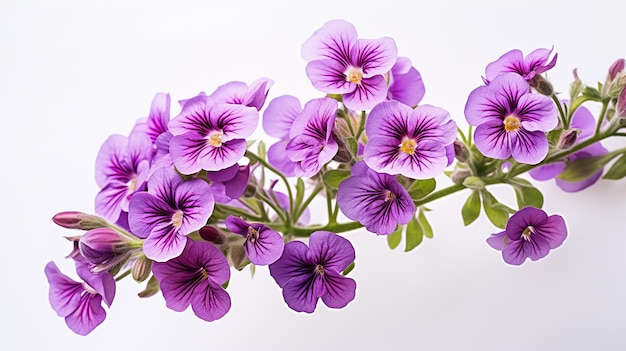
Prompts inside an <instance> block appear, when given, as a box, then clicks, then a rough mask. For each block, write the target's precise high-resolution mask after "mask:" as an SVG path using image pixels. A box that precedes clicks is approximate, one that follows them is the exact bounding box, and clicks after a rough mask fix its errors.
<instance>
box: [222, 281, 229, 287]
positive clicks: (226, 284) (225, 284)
mask: <svg viewBox="0 0 626 351" xmlns="http://www.w3.org/2000/svg"><path fill="white" fill-rule="evenodd" d="M228 284H230V279H228V280H227V281H226V283H224V284H222V288H224V289H226V288H228Z"/></svg>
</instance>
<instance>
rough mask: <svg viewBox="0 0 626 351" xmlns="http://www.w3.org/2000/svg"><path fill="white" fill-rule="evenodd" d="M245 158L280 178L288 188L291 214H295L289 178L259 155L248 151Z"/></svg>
mask: <svg viewBox="0 0 626 351" xmlns="http://www.w3.org/2000/svg"><path fill="white" fill-rule="evenodd" d="M245 156H246V157H247V158H249V159H254V160H256V161H258V162H259V163H260V164H262V165H263V167H265V168H267V169H269V170H270V171H272V172H273V173H274V174H276V175H277V176H279V177H280V179H281V180H282V181H283V183H285V187H286V188H287V194H288V196H289V213H293V210H294V203H293V193H292V192H291V186H290V185H289V181H288V180H287V177H285V176H284V175H283V174H282V173H281V172H280V171H279V170H277V169H276V168H274V167H273V166H272V165H270V164H269V163H267V162H266V161H265V160H264V159H262V158H260V157H259V156H258V155H257V154H255V153H253V152H251V151H250V150H246V154H245Z"/></svg>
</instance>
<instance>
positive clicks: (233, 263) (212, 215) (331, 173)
mask: <svg viewBox="0 0 626 351" xmlns="http://www.w3.org/2000/svg"><path fill="white" fill-rule="evenodd" d="M301 50H302V51H301V54H302V58H303V59H304V60H305V61H306V62H307V64H306V76H307V77H308V79H309V80H310V83H311V84H312V85H313V87H315V88H316V89H318V90H319V91H320V92H321V93H323V94H324V95H323V96H322V97H314V98H312V99H309V100H307V101H302V102H301V100H300V99H299V98H298V97H296V96H291V95H283V96H278V97H275V98H272V99H269V101H268V96H269V95H270V89H271V87H272V86H273V83H274V82H273V80H271V79H269V78H260V79H257V80H256V81H254V82H252V83H250V84H246V83H244V82H229V83H226V84H224V85H222V86H219V87H218V88H217V89H216V90H215V91H213V93H211V94H206V93H204V92H200V93H199V94H198V95H196V96H193V97H189V98H186V99H181V100H179V112H178V114H177V115H175V116H173V117H170V110H171V108H172V107H171V97H170V95H169V94H165V93H158V94H156V96H155V97H154V99H153V101H152V105H151V107H150V112H149V114H148V116H147V117H145V118H141V119H138V120H137V121H136V123H135V125H134V126H133V128H132V129H131V131H130V133H128V134H127V135H119V134H116V135H112V136H110V137H109V138H108V139H107V140H106V141H105V142H104V143H103V145H102V147H101V148H100V151H99V153H98V155H97V157H96V161H95V164H96V172H95V178H96V183H97V185H98V186H99V188H100V190H99V192H98V193H97V194H96V195H95V214H86V213H82V212H74V211H71V212H60V213H58V214H56V215H55V216H54V217H53V221H54V222H55V223H56V224H58V225H60V226H62V227H64V228H68V229H75V230H80V231H82V234H79V235H75V236H69V237H67V239H68V240H69V241H70V242H72V248H71V250H68V251H70V253H69V255H68V256H67V258H69V259H72V260H73V261H74V262H75V265H76V272H77V274H78V276H79V277H80V278H81V280H82V282H77V281H74V280H73V279H71V278H69V277H67V276H65V275H64V274H62V273H61V272H60V271H59V269H58V268H57V266H56V264H55V263H54V262H50V263H48V265H47V266H46V267H45V274H46V276H47V278H48V281H49V283H50V293H49V297H50V303H51V305H52V307H53V309H54V310H55V311H56V312H57V314H58V315H59V316H61V317H64V318H65V321H66V323H67V325H68V326H69V327H70V329H72V330H73V331H74V332H76V333H78V334H81V335H85V334H88V333H90V332H91V331H92V330H93V329H94V328H95V327H97V326H98V325H99V324H100V323H102V322H103V321H104V319H105V316H106V312H105V309H104V308H103V307H102V304H101V302H102V301H104V302H105V304H106V305H107V306H110V305H111V303H112V302H113V297H114V295H115V292H116V285H115V284H116V283H115V282H116V281H117V280H119V279H122V278H124V277H126V276H128V275H130V276H132V278H133V279H134V280H136V281H137V282H139V283H145V287H144V288H143V290H142V291H141V292H139V296H140V297H149V296H153V295H155V294H157V293H159V292H161V294H162V296H163V298H164V299H165V304H166V306H167V307H168V308H170V309H172V310H174V311H178V312H182V311H184V310H186V309H187V308H188V307H189V306H191V309H192V310H193V313H194V314H195V315H196V316H198V317H199V318H200V319H203V320H205V321H209V322H210V321H214V320H217V319H219V318H222V317H224V316H225V315H226V314H227V313H228V311H229V309H230V307H231V298H230V295H229V293H228V291H227V287H228V283H229V280H230V278H231V269H232V268H234V269H235V270H238V271H241V270H243V269H245V268H249V269H251V270H253V269H254V267H255V266H268V267H269V272H270V274H271V276H272V277H273V279H274V280H275V281H276V284H277V285H278V286H280V288H281V289H282V292H283V299H284V301H285V303H286V304H287V306H288V307H289V308H291V309H293V310H294V311H297V312H305V313H312V312H314V311H315V309H316V308H317V303H318V301H319V300H320V299H321V301H322V302H323V304H324V305H326V306H327V307H329V308H343V307H345V306H347V305H348V304H349V303H351V302H352V301H353V300H354V298H355V296H356V287H357V284H356V281H355V280H354V279H353V278H350V277H348V276H347V275H348V274H349V273H350V272H351V270H352V269H353V268H354V267H355V262H356V261H355V260H356V254H355V250H354V247H353V246H352V244H351V243H350V241H349V240H348V239H347V238H346V237H344V236H343V235H342V234H343V233H346V232H349V231H354V230H359V229H362V231H365V232H370V233H373V234H376V235H381V236H385V237H386V238H387V243H388V245H389V246H390V247H391V248H392V249H394V248H396V247H397V246H398V245H399V244H400V242H401V241H402V239H404V241H405V244H406V246H405V250H406V251H410V250H412V249H414V248H415V247H416V246H417V245H419V244H420V243H421V242H422V239H423V238H424V237H427V238H430V237H432V236H433V228H432V226H431V224H430V222H429V220H428V218H427V216H426V214H427V212H428V211H430V209H429V208H427V207H426V205H427V204H429V203H431V202H433V201H435V200H437V199H440V198H442V197H445V196H448V195H451V194H454V193H457V192H461V191H466V192H467V193H468V197H467V200H466V201H465V202H464V204H463V205H462V208H461V217H462V220H463V223H464V224H465V225H470V224H471V223H473V222H474V221H475V220H476V219H477V218H478V217H479V216H480V213H481V210H482V211H484V214H485V215H486V216H487V218H488V219H489V220H490V221H491V223H492V224H493V225H494V226H495V227H497V228H499V229H501V230H502V231H499V232H496V233H494V234H492V235H491V236H489V237H488V238H487V239H486V241H487V244H488V245H490V246H491V247H493V248H494V249H496V250H500V251H501V252H502V257H503V259H504V261H505V262H506V263H508V264H512V265H520V264H522V263H524V262H525V261H526V259H527V258H530V259H531V260H533V261H535V260H538V259H540V258H543V257H545V256H546V255H547V254H548V253H549V252H550V250H553V249H555V248H557V247H559V246H561V245H562V244H563V242H564V240H565V239H566V237H567V234H568V230H567V227H566V224H565V221H564V219H563V218H562V217H561V216H559V215H548V214H547V213H546V212H544V211H543V210H542V207H543V201H544V199H543V195H542V193H541V191H540V190H539V189H538V188H536V187H535V186H533V184H532V183H531V181H530V180H529V179H528V178H525V177H523V175H525V174H528V176H530V177H531V178H532V179H534V180H538V181H544V180H549V179H556V182H557V185H558V186H559V187H561V188H562V189H563V190H565V191H568V192H576V191H580V190H583V189H585V188H588V187H589V186H591V185H593V184H594V183H596V182H597V181H598V180H599V179H601V178H605V179H621V178H623V177H625V176H626V148H622V149H616V150H613V151H609V150H608V149H606V148H605V147H604V146H602V144H601V141H603V140H605V139H607V138H609V137H620V136H625V135H626V133H624V132H623V131H622V130H623V128H625V127H626V92H625V91H626V89H624V87H625V86H626V72H624V66H625V63H624V62H625V61H624V60H623V59H620V60H617V61H616V62H615V64H613V65H612V66H611V67H610V69H609V73H608V75H607V78H606V80H605V81H604V83H603V84H600V88H599V89H596V88H594V87H589V86H584V85H583V84H582V81H581V80H580V79H579V78H578V73H577V72H576V71H574V82H573V83H572V85H571V89H570V94H569V96H566V97H563V96H559V94H558V93H555V91H554V89H553V88H552V84H551V82H550V81H549V80H548V79H547V76H546V72H548V71H549V70H551V69H553V68H554V67H555V66H556V63H557V54H556V53H555V54H553V50H552V49H550V50H548V49H537V50H535V51H533V52H531V53H530V54H528V55H526V56H524V55H523V54H522V52H521V51H519V50H512V51H510V52H507V53H505V54H504V55H502V56H501V57H500V58H498V59H497V60H495V61H493V62H491V63H489V64H488V65H487V66H486V69H485V75H484V77H483V79H482V81H483V85H481V86H479V87H477V88H476V89H474V90H473V91H472V92H470V93H469V96H468V99H467V102H466V104H465V110H464V112H465V122H467V124H468V126H467V129H465V128H466V127H463V126H462V125H460V124H457V123H460V122H458V121H454V120H453V119H452V117H451V116H450V113H448V112H447V111H446V109H444V108H442V107H438V106H433V105H430V104H427V103H422V99H423V98H424V96H425V87H424V83H423V81H422V77H421V75H420V73H419V71H418V70H417V69H416V68H415V67H413V65H412V63H411V61H410V60H409V59H408V58H406V57H399V56H398V49H397V46H396V43H395V41H394V40H393V39H391V38H389V37H382V38H378V39H363V38H360V37H359V36H358V34H357V31H356V29H355V27H354V26H353V25H352V24H350V23H348V22H346V21H343V20H333V21H329V22H327V23H325V24H324V25H323V26H322V27H321V28H319V29H318V30H317V31H315V32H314V33H313V34H312V35H311V37H310V38H308V39H307V40H306V41H304V43H303V45H302V49H301ZM591 103H596V104H600V105H601V107H602V108H601V112H600V113H599V115H597V116H595V117H594V115H593V114H592V113H591V112H590V110H589V109H588V108H586V107H585V106H583V104H591ZM259 122H261V124H262V129H263V130H264V131H265V133H266V134H267V135H268V136H269V137H270V138H273V139H274V140H273V142H272V143H271V145H269V147H266V144H265V142H264V141H262V140H257V141H255V140H251V139H250V137H251V136H252V135H253V133H254V132H255V131H256V130H257V128H258V125H259ZM609 164H610V168H609V169H608V171H605V170H604V168H605V167H607V166H609ZM446 182H448V183H449V184H448V185H445V183H446ZM441 184H444V185H441ZM495 184H505V185H509V186H510V187H511V188H512V189H513V191H514V193H515V196H516V200H517V203H516V204H515V206H514V207H516V208H517V209H514V208H513V207H511V206H508V205H506V204H504V203H501V202H500V201H499V200H498V199H496V197H495V196H494V195H493V194H492V193H491V192H490V191H489V187H491V186H492V185H495ZM320 202H321V203H320ZM324 203H325V205H326V206H323V204H324ZM319 205H322V206H319ZM313 206H315V207H316V208H317V207H319V208H322V209H323V210H324V211H326V212H327V217H328V220H327V222H326V223H323V224H316V225H311V224H309V221H310V217H311V213H310V209H311V208H313Z"/></svg>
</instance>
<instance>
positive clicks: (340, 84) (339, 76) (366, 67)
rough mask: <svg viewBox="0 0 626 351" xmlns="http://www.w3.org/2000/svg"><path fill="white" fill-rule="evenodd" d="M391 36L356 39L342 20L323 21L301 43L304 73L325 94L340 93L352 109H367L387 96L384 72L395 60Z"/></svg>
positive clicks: (394, 44)
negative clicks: (320, 25) (304, 65)
mask: <svg viewBox="0 0 626 351" xmlns="http://www.w3.org/2000/svg"><path fill="white" fill-rule="evenodd" d="M397 54H398V49H397V48H396V43H395V42H394V40H393V39H391V38H387V37H384V38H379V39H359V38H358V36H357V32H356V29H355V28H354V26H353V25H352V24H350V23H348V22H346V21H343V20H333V21H329V22H326V23H325V24H324V25H323V26H322V28H320V29H318V30H317V31H315V32H314V33H313V35H312V36H311V37H310V38H309V39H307V41H306V42H305V43H304V44H303V45H302V57H303V58H304V59H305V60H306V61H307V62H308V64H307V66H306V73H307V76H308V77H309V79H310V80H311V83H313V86H314V87H315V88H316V89H318V90H319V91H321V92H324V93H327V94H342V95H343V103H344V104H345V105H346V107H348V108H350V109H353V110H368V109H371V108H372V107H374V105H376V104H377V103H379V102H381V101H383V100H385V98H386V97H387V82H386V80H385V77H384V76H383V75H384V74H386V73H387V72H389V71H390V70H391V68H392V67H393V65H394V63H395V62H396V58H397Z"/></svg>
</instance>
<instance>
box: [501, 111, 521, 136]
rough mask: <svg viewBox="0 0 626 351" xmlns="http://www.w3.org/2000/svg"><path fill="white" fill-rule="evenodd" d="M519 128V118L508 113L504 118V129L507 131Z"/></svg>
mask: <svg viewBox="0 0 626 351" xmlns="http://www.w3.org/2000/svg"><path fill="white" fill-rule="evenodd" d="M519 128H520V120H519V118H517V117H515V116H513V115H508V116H506V117H505V118H504V130H506V131H507V133H508V132H515V131H517V130H518V129H519Z"/></svg>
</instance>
